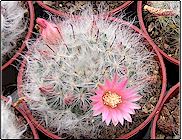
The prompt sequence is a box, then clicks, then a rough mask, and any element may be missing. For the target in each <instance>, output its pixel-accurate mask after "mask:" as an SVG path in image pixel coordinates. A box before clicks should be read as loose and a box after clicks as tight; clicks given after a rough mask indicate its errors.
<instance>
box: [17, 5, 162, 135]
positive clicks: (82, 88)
mask: <svg viewBox="0 0 182 140" xmlns="http://www.w3.org/2000/svg"><path fill="white" fill-rule="evenodd" d="M37 23H38V25H39V27H40V31H41V34H40V35H41V36H40V38H38V39H37V41H36V42H34V43H33V44H32V41H30V44H28V49H29V53H28V54H27V55H25V58H26V69H25V71H24V72H23V73H24V74H23V75H24V76H23V85H20V86H21V87H22V90H23V94H24V96H25V97H26V98H27V100H26V102H27V105H28V108H29V109H30V110H31V112H32V115H33V116H34V118H35V119H36V120H37V121H38V122H39V123H40V124H41V125H43V126H44V127H45V128H46V129H48V130H49V131H50V132H52V133H56V135H58V136H59V137H64V138H116V137H118V136H120V135H123V134H125V133H127V132H129V131H131V130H132V129H134V128H136V127H137V125H139V124H140V123H141V122H142V121H144V119H143V118H144V117H143V118H142V117H141V118H140V119H136V118H137V116H139V115H141V116H142V115H143V114H145V113H144V111H143V110H142V109H141V108H142V107H143V106H144V104H145V103H146V102H149V101H150V98H151V97H153V98H156V99H158V97H159V94H160V86H161V78H160V76H159V66H158V62H157V60H156V59H155V56H156V55H155V53H154V52H153V51H149V48H148V46H149V44H147V42H146V40H145V39H144V38H143V37H142V36H141V35H140V34H139V33H137V32H135V31H134V30H133V29H130V27H129V26H128V25H126V24H124V23H122V22H117V21H115V20H109V18H105V17H101V16H99V17H97V16H94V15H93V14H92V13H91V10H90V9H89V10H88V11H86V12H85V13H82V17H80V18H79V19H75V18H69V19H65V20H62V21H59V20H58V21H57V22H55V23H54V22H53V21H46V20H45V19H40V18H39V19H37ZM155 76H157V77H156V78H157V80H152V79H153V77H155ZM154 102H155V101H154ZM156 103H157V100H156V102H155V103H154V106H155V105H156ZM108 113H109V115H108ZM147 115H149V113H148V114H145V117H146V116H147ZM108 117H109V118H108ZM139 120H141V121H139ZM104 121H105V122H104ZM128 126H131V127H128Z"/></svg>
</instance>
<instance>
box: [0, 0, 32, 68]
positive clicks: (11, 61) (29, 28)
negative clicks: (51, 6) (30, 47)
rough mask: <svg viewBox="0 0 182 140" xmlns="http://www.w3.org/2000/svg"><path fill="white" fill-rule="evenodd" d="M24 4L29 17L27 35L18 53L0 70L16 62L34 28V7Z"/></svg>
mask: <svg viewBox="0 0 182 140" xmlns="http://www.w3.org/2000/svg"><path fill="white" fill-rule="evenodd" d="M26 3H27V7H28V10H29V16H30V18H29V27H28V31H27V34H26V36H25V39H24V41H23V43H22V45H21V47H20V48H19V49H18V51H17V52H16V53H15V55H14V56H13V57H12V58H11V59H10V60H8V62H6V63H5V64H4V65H3V66H1V70H4V69H5V68H6V67H8V66H9V65H11V64H12V63H13V62H14V61H15V60H16V58H17V57H18V56H19V55H20V54H21V53H22V51H23V50H24V49H25V47H26V45H25V42H26V41H27V40H28V39H29V38H30V37H31V35H32V31H33V28H34V17H35V13H34V7H33V4H32V1H27V2H26Z"/></svg>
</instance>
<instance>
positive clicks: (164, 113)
mask: <svg viewBox="0 0 182 140" xmlns="http://www.w3.org/2000/svg"><path fill="white" fill-rule="evenodd" d="M179 100H180V97H179V94H178V95H177V96H175V97H173V98H171V99H170V100H169V102H168V103H166V104H164V107H163V109H162V110H161V113H160V116H159V119H158V121H157V138H163V139H168V138H173V139H174V138H176V137H179V136H180V116H179V113H180V112H179V109H180V108H179V107H180V106H179Z"/></svg>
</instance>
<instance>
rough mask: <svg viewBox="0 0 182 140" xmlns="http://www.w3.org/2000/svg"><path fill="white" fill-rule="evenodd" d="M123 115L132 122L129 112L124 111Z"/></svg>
mask: <svg viewBox="0 0 182 140" xmlns="http://www.w3.org/2000/svg"><path fill="white" fill-rule="evenodd" d="M123 117H124V119H125V120H127V121H129V122H132V118H131V116H130V114H128V113H126V114H125V115H124V116H123Z"/></svg>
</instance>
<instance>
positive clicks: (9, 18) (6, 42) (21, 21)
mask: <svg viewBox="0 0 182 140" xmlns="http://www.w3.org/2000/svg"><path fill="white" fill-rule="evenodd" d="M25 13H26V10H25V9H24V8H23V7H22V3H21V2H20V1H2V2H1V54H2V60H3V61H2V62H4V61H5V60H4V59H5V55H11V53H12V52H11V51H12V50H13V49H14V48H15V47H16V46H17V42H18V39H20V38H21V36H22V33H23V32H25V30H26V25H27V24H26V21H25V17H24V14H25Z"/></svg>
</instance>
